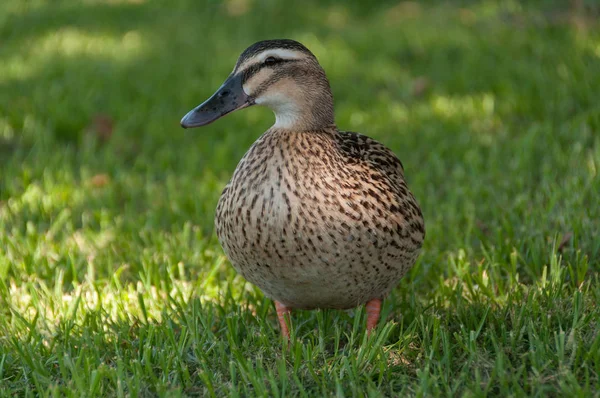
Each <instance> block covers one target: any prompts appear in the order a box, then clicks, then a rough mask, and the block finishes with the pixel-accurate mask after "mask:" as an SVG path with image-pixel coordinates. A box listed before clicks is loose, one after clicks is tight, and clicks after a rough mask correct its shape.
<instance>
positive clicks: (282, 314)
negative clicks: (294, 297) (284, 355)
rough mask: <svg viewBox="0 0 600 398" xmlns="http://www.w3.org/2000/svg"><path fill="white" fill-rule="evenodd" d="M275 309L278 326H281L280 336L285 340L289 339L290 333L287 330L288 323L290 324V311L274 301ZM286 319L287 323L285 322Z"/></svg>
mask: <svg viewBox="0 0 600 398" xmlns="http://www.w3.org/2000/svg"><path fill="white" fill-rule="evenodd" d="M275 309H276V310H277V318H278V319H279V326H281V334H282V335H283V337H285V338H286V340H289V339H290V331H289V329H288V323H290V324H291V318H290V314H291V313H292V309H291V308H288V307H286V306H285V305H284V304H282V303H280V302H279V301H275ZM286 318H287V322H286Z"/></svg>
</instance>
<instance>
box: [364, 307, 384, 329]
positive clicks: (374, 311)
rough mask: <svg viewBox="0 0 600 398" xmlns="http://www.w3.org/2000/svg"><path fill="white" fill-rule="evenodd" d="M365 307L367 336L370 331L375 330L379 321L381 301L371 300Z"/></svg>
mask: <svg viewBox="0 0 600 398" xmlns="http://www.w3.org/2000/svg"><path fill="white" fill-rule="evenodd" d="M366 307H367V334H371V330H373V329H375V327H376V326H377V322H378V321H379V313H380V312H381V299H373V300H371V301H369V302H368V303H367V305H366Z"/></svg>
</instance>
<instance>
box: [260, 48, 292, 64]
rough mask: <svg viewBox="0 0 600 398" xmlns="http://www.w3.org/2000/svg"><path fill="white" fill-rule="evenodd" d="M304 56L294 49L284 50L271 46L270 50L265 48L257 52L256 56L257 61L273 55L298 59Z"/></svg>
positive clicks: (280, 57)
mask: <svg viewBox="0 0 600 398" xmlns="http://www.w3.org/2000/svg"><path fill="white" fill-rule="evenodd" d="M303 56H304V54H302V53H301V52H299V51H294V50H286V49H285V48H273V49H271V50H265V51H263V52H262V53H260V54H258V56H257V57H254V58H257V59H258V62H263V61H264V60H265V59H267V58H269V57H275V58H279V59H300V58H302V57H303Z"/></svg>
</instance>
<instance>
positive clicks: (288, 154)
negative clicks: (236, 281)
mask: <svg viewBox="0 0 600 398" xmlns="http://www.w3.org/2000/svg"><path fill="white" fill-rule="evenodd" d="M215 223H216V229H217V235H218V237H219V240H220V242H221V244H222V246H223V249H224V250H225V252H226V254H227V255H228V257H229V259H230V260H231V262H232V264H233V266H234V267H235V268H236V269H237V270H238V271H239V272H240V273H241V274H242V275H243V276H244V277H245V278H246V279H248V280H249V281H250V282H252V283H254V284H256V285H257V286H258V287H260V288H261V289H262V290H263V292H265V294H266V295H267V296H269V297H272V298H273V299H275V300H277V301H279V302H281V303H283V304H285V305H287V306H289V307H292V308H307V309H309V308H350V307H354V306H356V305H359V304H363V303H365V302H367V301H369V300H371V299H374V298H382V297H383V296H384V295H385V294H387V293H388V292H389V291H390V290H391V289H392V288H393V287H394V286H395V285H396V284H397V283H398V280H399V279H400V278H401V277H402V276H403V275H404V274H405V273H406V271H408V270H409V269H410V267H412V265H413V264H414V262H415V259H416V257H417V255H418V252H419V249H420V247H421V244H422V242H423V239H424V236H425V229H424V223H423V217H422V214H421V210H420V209H419V206H418V204H417V202H416V200H415V198H414V197H413V195H412V193H411V192H410V191H409V190H408V188H407V186H406V183H405V181H404V171H403V168H402V164H401V163H400V161H399V160H398V158H397V157H396V156H395V155H394V154H393V153H392V152H391V151H390V150H389V149H387V148H386V147H385V146H383V145H382V144H380V143H378V142H377V141H375V140H372V139H370V138H368V137H366V136H363V135H360V134H357V133H350V132H340V131H337V130H336V129H335V128H331V129H327V130H323V131H312V132H290V131H285V130H276V129H271V130H269V131H267V132H266V133H265V134H264V135H263V136H262V137H261V138H260V139H259V140H258V141H256V142H255V143H254V145H253V146H252V147H251V148H250V150H249V151H248V152H247V153H246V155H245V156H244V158H243V159H242V160H241V161H240V163H239V165H238V167H237V169H236V171H235V173H234V175H233V177H232V179H231V181H230V183H229V184H228V185H227V187H226V188H225V190H224V192H223V195H222V197H221V199H220V201H219V204H218V206H217V214H216V221H215Z"/></svg>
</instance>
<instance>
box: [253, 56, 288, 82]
mask: <svg viewBox="0 0 600 398" xmlns="http://www.w3.org/2000/svg"><path fill="white" fill-rule="evenodd" d="M269 58H270V57H269ZM296 61H299V60H298V59H277V62H275V63H273V64H265V63H264V62H259V63H256V64H253V65H250V66H249V67H247V68H246V69H245V70H244V71H243V72H242V73H243V75H242V84H243V83H246V82H247V81H248V80H249V79H250V78H251V77H252V76H254V75H255V74H257V73H258V71H260V70H261V69H263V68H268V67H272V66H273V65H280V64H284V63H287V62H296Z"/></svg>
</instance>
